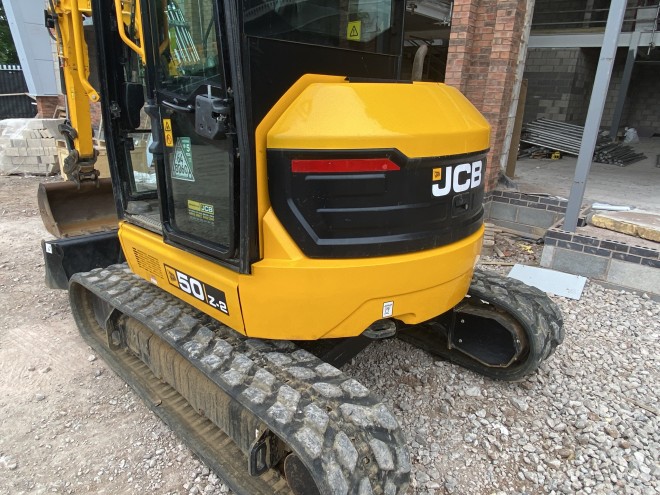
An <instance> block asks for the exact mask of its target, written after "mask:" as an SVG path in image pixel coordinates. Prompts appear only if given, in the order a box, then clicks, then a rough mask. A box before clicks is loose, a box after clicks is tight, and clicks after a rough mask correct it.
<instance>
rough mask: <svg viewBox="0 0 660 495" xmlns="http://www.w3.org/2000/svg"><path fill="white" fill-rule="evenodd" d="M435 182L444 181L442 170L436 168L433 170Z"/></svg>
mask: <svg viewBox="0 0 660 495" xmlns="http://www.w3.org/2000/svg"><path fill="white" fill-rule="evenodd" d="M433 180H434V181H436V180H442V169H441V168H434V169H433Z"/></svg>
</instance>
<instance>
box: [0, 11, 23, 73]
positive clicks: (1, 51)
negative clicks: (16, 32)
mask: <svg viewBox="0 0 660 495" xmlns="http://www.w3.org/2000/svg"><path fill="white" fill-rule="evenodd" d="M18 63H19V60H18V54H17V53H16V47H15V46H14V39H13V38H12V37H11V31H10V30H9V22H7V15H6V14H5V6H4V5H3V3H2V0H0V64H18Z"/></svg>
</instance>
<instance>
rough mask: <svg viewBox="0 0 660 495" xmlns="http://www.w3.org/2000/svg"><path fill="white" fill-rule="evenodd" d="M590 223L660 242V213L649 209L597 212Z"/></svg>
mask: <svg viewBox="0 0 660 495" xmlns="http://www.w3.org/2000/svg"><path fill="white" fill-rule="evenodd" d="M591 223H592V224H593V225H595V226H596V227H600V228H603V229H608V230H613V231H614V232H621V233H623V234H628V235H634V236H637V237H641V238H643V239H648V240H650V241H655V242H660V214H656V213H653V212H650V211H642V210H633V211H608V212H597V213H595V214H594V215H593V216H592V218H591Z"/></svg>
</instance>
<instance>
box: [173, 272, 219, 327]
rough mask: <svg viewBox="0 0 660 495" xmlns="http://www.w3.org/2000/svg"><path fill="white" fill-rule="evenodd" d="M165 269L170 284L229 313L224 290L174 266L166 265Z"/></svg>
mask: <svg viewBox="0 0 660 495" xmlns="http://www.w3.org/2000/svg"><path fill="white" fill-rule="evenodd" d="M165 271H166V272H167V280H168V281H169V282H170V285H173V286H174V287H176V288H177V289H179V290H181V291H183V292H185V293H186V294H189V295H191V296H193V297H194V298H195V299H199V300H200V301H202V302H203V303H206V304H208V305H209V306H211V307H212V308H214V309H217V310H220V311H222V312H223V313H224V314H226V315H229V309H228V308H227V299H226V298H225V293H224V292H223V291H221V290H220V289H216V288H215V287H211V286H210V285H208V284H205V283H204V282H200V281H199V280H197V279H196V278H194V277H191V276H190V275H187V274H185V273H183V272H182V271H179V270H177V269H176V268H172V267H171V266H168V265H165Z"/></svg>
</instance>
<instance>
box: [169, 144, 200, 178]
mask: <svg viewBox="0 0 660 495" xmlns="http://www.w3.org/2000/svg"><path fill="white" fill-rule="evenodd" d="M172 178H173V179H179V180H187V181H190V182H195V176H194V175H193V160H192V147H191V146H190V138H189V137H180V138H177V139H176V146H174V159H173V160H172Z"/></svg>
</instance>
